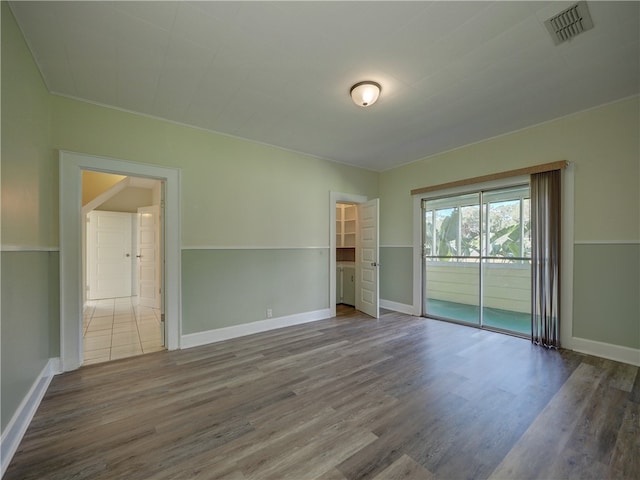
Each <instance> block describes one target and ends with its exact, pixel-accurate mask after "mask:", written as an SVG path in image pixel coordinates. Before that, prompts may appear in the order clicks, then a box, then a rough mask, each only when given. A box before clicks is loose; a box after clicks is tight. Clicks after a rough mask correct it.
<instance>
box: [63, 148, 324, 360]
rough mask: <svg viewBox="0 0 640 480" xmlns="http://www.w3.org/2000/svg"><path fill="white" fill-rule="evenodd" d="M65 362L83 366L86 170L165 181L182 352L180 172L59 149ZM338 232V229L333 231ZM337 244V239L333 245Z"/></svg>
mask: <svg viewBox="0 0 640 480" xmlns="http://www.w3.org/2000/svg"><path fill="white" fill-rule="evenodd" d="M59 158H60V170H59V172H60V180H59V185H60V210H59V216H60V220H59V225H60V362H61V370H62V371H63V372H67V371H70V370H75V369H77V368H79V367H80V366H81V365H82V360H83V358H82V308H83V298H82V297H83V295H82V258H81V251H82V249H81V246H82V240H81V237H82V226H83V222H82V214H81V212H82V201H81V198H82V170H92V171H96V172H104V173H113V174H119V175H131V176H137V177H148V178H154V179H157V180H162V181H164V185H165V188H164V190H165V194H164V209H163V210H164V216H163V223H162V227H161V228H162V229H163V231H164V238H165V244H164V278H165V279H166V280H165V292H164V304H165V305H164V307H165V308H164V311H165V318H166V327H165V328H166V333H167V344H166V346H167V349H168V350H176V349H179V348H180V332H181V330H182V318H181V313H182V308H181V303H182V296H181V291H180V286H181V252H180V170H179V169H177V168H169V167H161V166H158V165H150V164H144V163H136V162H129V161H126V160H118V159H114V158H107V157H98V156H95V155H89V154H83V153H76V152H69V151H64V150H60V154H59ZM334 228H335V227H334ZM334 242H335V240H334Z"/></svg>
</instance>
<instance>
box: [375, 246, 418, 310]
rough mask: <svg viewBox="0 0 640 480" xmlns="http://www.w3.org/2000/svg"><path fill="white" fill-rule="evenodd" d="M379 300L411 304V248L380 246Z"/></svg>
mask: <svg viewBox="0 0 640 480" xmlns="http://www.w3.org/2000/svg"><path fill="white" fill-rule="evenodd" d="M380 265H381V266H380V298H382V299H384V300H391V301H392V302H396V303H401V304H404V305H412V304H413V247H397V246H392V247H391V246H383V245H381V246H380Z"/></svg>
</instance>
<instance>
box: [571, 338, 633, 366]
mask: <svg viewBox="0 0 640 480" xmlns="http://www.w3.org/2000/svg"><path fill="white" fill-rule="evenodd" d="M562 346H563V347H564V348H568V349H569V350H574V351H576V352H580V353H586V354H587V355H595V356H596V357H602V358H607V359H609V360H615V361H616V362H622V363H629V364H631V365H635V366H637V367H640V350H639V349H637V348H629V347H623V346H621V345H613V344H611V343H604V342H597V341H595V340H588V339H586V338H579V337H571V341H570V343H569V344H568V345H562Z"/></svg>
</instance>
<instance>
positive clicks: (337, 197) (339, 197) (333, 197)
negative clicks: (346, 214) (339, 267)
mask: <svg viewBox="0 0 640 480" xmlns="http://www.w3.org/2000/svg"><path fill="white" fill-rule="evenodd" d="M367 200H368V198H367V197H366V196H364V195H356V194H353V193H341V192H329V310H330V316H331V317H335V316H336V203H364V202H366V201H367Z"/></svg>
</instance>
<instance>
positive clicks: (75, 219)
mask: <svg viewBox="0 0 640 480" xmlns="http://www.w3.org/2000/svg"><path fill="white" fill-rule="evenodd" d="M83 170H91V171H94V172H104V173H113V174H119V175H126V176H134V177H143V178H150V179H155V180H160V181H162V182H163V184H164V198H163V202H164V208H163V209H162V212H163V213H164V216H163V218H162V231H161V238H162V244H163V245H164V248H163V250H164V265H162V267H161V270H162V279H163V282H162V283H163V285H162V291H163V293H164V295H163V297H162V300H163V301H162V311H163V313H164V320H165V332H166V335H165V347H166V349H167V350H175V349H178V348H180V332H181V307H180V304H181V292H180V285H181V252H180V235H181V234H180V170H179V169H177V168H170V167H162V166H158V165H150V164H144V163H135V162H128V161H125V160H118V159H113V158H106V157H97V156H94V155H88V154H82V153H75V152H67V151H61V152H60V361H61V365H60V367H61V370H62V371H64V372H67V371H71V370H75V369H77V368H79V367H80V366H81V365H82V364H83V344H82V327H83V315H82V307H83V301H84V292H83V281H84V280H83V273H82V255H81V253H80V252H81V251H82V245H83V239H82V237H83V233H82V232H83V231H84V229H83V222H82V216H83V215H82V205H81V204H82V200H81V199H82V171H83ZM114 303H115V301H114Z"/></svg>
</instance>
